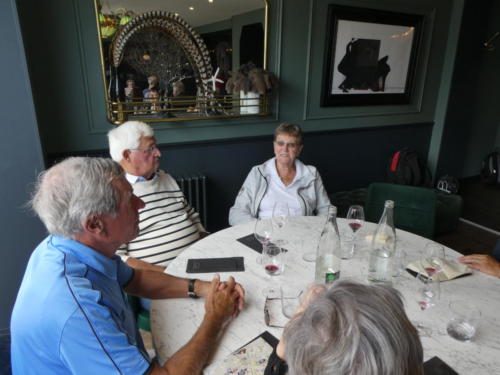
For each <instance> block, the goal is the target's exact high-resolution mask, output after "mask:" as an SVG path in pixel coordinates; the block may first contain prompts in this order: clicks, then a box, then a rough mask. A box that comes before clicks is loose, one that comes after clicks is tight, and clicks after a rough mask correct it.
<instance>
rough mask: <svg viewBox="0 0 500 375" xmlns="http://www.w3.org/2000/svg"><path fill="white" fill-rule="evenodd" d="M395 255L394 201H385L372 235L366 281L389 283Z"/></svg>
mask: <svg viewBox="0 0 500 375" xmlns="http://www.w3.org/2000/svg"><path fill="white" fill-rule="evenodd" d="M395 253H396V230H395V229H394V201H389V200H388V201H385V205H384V213H383V214H382V217H381V218H380V221H379V223H378V226H377V229H376V230H375V233H373V239H372V246H371V251H370V261H369V264H368V280H369V281H372V282H376V283H391V282H392V274H393V268H394V258H395Z"/></svg>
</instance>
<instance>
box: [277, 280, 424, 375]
mask: <svg viewBox="0 0 500 375" xmlns="http://www.w3.org/2000/svg"><path fill="white" fill-rule="evenodd" d="M283 337H284V342H285V359H286V361H287V363H288V366H289V375H297V374H301V375H313V374H314V375H327V374H328V375H329V374H338V375H345V374H357V375H373V374H391V375H399V374H402V375H407V374H423V363H422V362H423V350H422V344H421V343H420V339H419V336H418V333H417V331H416V329H415V327H413V325H412V324H411V322H410V321H409V320H408V317H407V316H406V314H405V311H404V306H403V301H402V299H401V295H400V294H399V292H398V291H397V290H395V289H393V288H391V287H386V286H375V285H363V284H358V283H354V282H351V281H339V282H337V283H336V284H335V285H334V286H333V287H331V288H330V289H329V290H328V291H326V292H325V293H324V294H322V295H320V296H318V297H317V298H316V299H314V300H313V301H312V302H311V304H310V305H309V306H308V307H307V308H306V310H305V311H304V312H303V313H301V314H299V315H297V316H296V317H295V318H294V319H292V320H291V321H290V323H289V324H288V325H287V327H286V328H285V331H284V333H283Z"/></svg>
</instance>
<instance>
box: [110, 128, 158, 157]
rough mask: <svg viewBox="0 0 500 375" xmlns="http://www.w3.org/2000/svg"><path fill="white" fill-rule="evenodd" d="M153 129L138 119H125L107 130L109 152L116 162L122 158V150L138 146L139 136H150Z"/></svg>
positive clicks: (152, 133)
mask: <svg viewBox="0 0 500 375" xmlns="http://www.w3.org/2000/svg"><path fill="white" fill-rule="evenodd" d="M153 135H154V131H153V129H152V128H151V126H149V125H148V124H145V123H144V122H140V121H127V122H124V123H123V124H121V125H119V126H117V127H116V128H114V129H112V130H110V131H109V132H108V142H109V154H110V155H111V158H112V159H113V160H114V161H116V162H117V163H119V162H121V161H122V159H123V151H125V150H130V149H133V148H137V147H139V143H140V142H141V137H152V136H153Z"/></svg>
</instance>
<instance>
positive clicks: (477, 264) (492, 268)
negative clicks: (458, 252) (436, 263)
mask: <svg viewBox="0 0 500 375" xmlns="http://www.w3.org/2000/svg"><path fill="white" fill-rule="evenodd" d="M458 261H459V262H460V263H462V264H466V265H467V266H469V267H470V268H474V269H475V270H478V271H481V272H484V273H486V274H488V275H492V276H496V277H500V262H498V261H497V260H495V259H494V258H493V257H491V256H489V255H482V254H473V255H466V256H463V257H460V258H458Z"/></svg>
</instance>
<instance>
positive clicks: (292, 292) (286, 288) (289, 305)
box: [280, 284, 302, 319]
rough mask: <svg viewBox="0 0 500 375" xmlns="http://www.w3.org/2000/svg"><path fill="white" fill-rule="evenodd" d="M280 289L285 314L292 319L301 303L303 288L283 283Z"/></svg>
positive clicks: (282, 308)
mask: <svg viewBox="0 0 500 375" xmlns="http://www.w3.org/2000/svg"><path fill="white" fill-rule="evenodd" d="M280 291H281V310H282V312H283V315H285V316H286V317H287V318H288V319H291V318H292V317H293V316H294V314H295V311H297V309H298V307H299V305H300V302H301V297H302V289H299V288H296V287H294V286H290V285H287V284H282V285H281V287H280Z"/></svg>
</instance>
